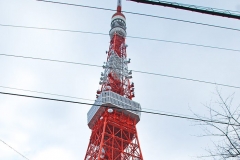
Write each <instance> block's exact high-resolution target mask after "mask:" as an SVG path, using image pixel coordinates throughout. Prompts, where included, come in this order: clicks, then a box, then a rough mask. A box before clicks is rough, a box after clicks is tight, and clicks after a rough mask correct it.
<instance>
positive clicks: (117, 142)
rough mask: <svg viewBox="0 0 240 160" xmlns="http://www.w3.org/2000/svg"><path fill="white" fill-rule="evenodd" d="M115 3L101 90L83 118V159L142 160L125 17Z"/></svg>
mask: <svg viewBox="0 0 240 160" xmlns="http://www.w3.org/2000/svg"><path fill="white" fill-rule="evenodd" d="M117 4H118V5H117V12H116V13H115V14H114V15H113V16H112V21H111V29H110V31H109V35H110V46H109V50H108V51H107V52H106V53H107V62H105V63H104V65H103V69H104V72H102V73H101V78H100V82H99V84H100V85H101V89H100V90H98V91H97V95H96V97H97V100H96V101H95V103H94V105H93V106H92V107H91V109H90V110H89V112H88V115H87V117H88V126H89V128H90V129H91V130H92V134H91V137H90V141H89V145H88V148H87V152H86V155H85V158H84V160H143V156H142V152H141V149H140V143H139V140H138V134H137V129H136V124H137V123H138V122H139V121H140V112H139V111H141V106H140V104H139V103H137V102H134V101H133V100H132V98H133V97H134V96H135V95H134V84H133V83H130V79H131V78H132V72H131V71H129V70H128V64H129V63H130V59H127V53H126V48H127V45H126V44H125V37H126V35H127V33H126V18H125V16H124V15H123V14H122V12H121V8H122V6H121V0H118V3H117ZM128 109H131V110H134V111H129V110H128Z"/></svg>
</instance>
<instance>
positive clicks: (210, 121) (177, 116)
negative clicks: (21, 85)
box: [0, 92, 240, 126]
mask: <svg viewBox="0 0 240 160" xmlns="http://www.w3.org/2000/svg"><path fill="white" fill-rule="evenodd" d="M0 94H4V95H11V96H19V97H27V98H35V99H42V100H50V101H57V102H66V103H73V104H83V105H88V106H93V105H94V106H101V107H105V108H112V109H119V110H127V111H135V112H142V113H147V114H154V115H159V116H167V117H173V118H181V119H187V120H193V121H201V122H207V123H218V124H225V125H233V126H240V125H238V124H229V123H226V122H221V121H214V120H207V119H200V118H193V117H187V116H180V115H173V114H166V113H159V112H151V111H144V110H141V111H139V110H135V109H123V108H119V107H114V106H105V105H97V104H91V103H84V102H77V101H69V100H63V99H54V98H47V97H37V96H30V95H23V94H15V93H7V92H0Z"/></svg>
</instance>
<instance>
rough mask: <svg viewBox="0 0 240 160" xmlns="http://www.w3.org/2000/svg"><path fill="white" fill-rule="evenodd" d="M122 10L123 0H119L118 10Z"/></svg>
mask: <svg viewBox="0 0 240 160" xmlns="http://www.w3.org/2000/svg"><path fill="white" fill-rule="evenodd" d="M121 11H122V0H118V2H117V12H121Z"/></svg>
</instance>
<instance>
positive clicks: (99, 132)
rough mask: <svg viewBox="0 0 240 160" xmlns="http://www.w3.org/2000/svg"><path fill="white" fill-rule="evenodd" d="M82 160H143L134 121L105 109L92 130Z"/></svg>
mask: <svg viewBox="0 0 240 160" xmlns="http://www.w3.org/2000/svg"><path fill="white" fill-rule="evenodd" d="M84 160H143V157H142V153H141V149H140V143H139V140H138V135H137V130H136V122H135V120H133V119H131V118H130V117H129V116H128V115H125V114H124V113H122V112H120V111H117V110H114V111H113V112H112V113H110V112H108V109H106V110H105V112H104V113H103V115H102V118H100V119H99V120H98V121H97V122H96V123H95V126H94V127H93V129H92V134H91V138H90V142H89V145H88V149H87V152H86V156H85V159H84Z"/></svg>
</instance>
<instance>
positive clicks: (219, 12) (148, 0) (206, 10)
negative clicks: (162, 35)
mask: <svg viewBox="0 0 240 160" xmlns="http://www.w3.org/2000/svg"><path fill="white" fill-rule="evenodd" d="M128 1H133V2H138V3H145V4H151V5H159V6H164V7H170V8H175V9H182V10H187V11H192V12H198V13H203V14H209V15H214V16H220V17H226V18H233V19H238V20H240V12H236V11H230V10H223V9H216V8H210V7H202V6H195V5H188V4H181V3H176V2H166V1H159V0H128Z"/></svg>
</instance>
